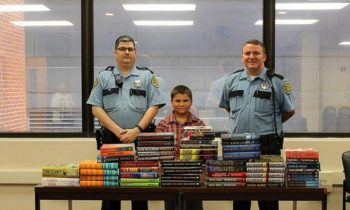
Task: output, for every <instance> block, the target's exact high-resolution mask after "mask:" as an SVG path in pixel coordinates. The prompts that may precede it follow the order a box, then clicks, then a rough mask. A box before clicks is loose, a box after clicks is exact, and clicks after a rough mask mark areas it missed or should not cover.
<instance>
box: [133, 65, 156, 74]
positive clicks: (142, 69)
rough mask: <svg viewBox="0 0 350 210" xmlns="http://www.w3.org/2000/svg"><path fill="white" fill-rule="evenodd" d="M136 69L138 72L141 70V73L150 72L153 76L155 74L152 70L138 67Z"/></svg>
mask: <svg viewBox="0 0 350 210" xmlns="http://www.w3.org/2000/svg"><path fill="white" fill-rule="evenodd" d="M136 68H137V69H138V70H141V71H150V72H151V73H152V74H154V72H153V71H152V70H151V69H149V68H148V67H138V66H136Z"/></svg>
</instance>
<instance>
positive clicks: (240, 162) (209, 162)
mask: <svg viewBox="0 0 350 210" xmlns="http://www.w3.org/2000/svg"><path fill="white" fill-rule="evenodd" d="M205 165H207V166H245V165H246V161H245V160H207V161H205Z"/></svg>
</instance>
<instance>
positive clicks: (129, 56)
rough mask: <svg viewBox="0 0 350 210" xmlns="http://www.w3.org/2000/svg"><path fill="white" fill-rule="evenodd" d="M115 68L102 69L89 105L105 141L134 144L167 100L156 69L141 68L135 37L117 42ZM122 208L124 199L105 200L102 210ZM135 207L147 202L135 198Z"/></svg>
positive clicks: (141, 209)
mask: <svg viewBox="0 0 350 210" xmlns="http://www.w3.org/2000/svg"><path fill="white" fill-rule="evenodd" d="M114 55H115V60H116V63H117V65H116V66H115V67H108V68H107V69H106V70H104V71H102V72H100V73H99V74H98V75H97V79H96V80H95V84H94V87H93V89H92V91H91V94H90V97H89V99H88V101H87V104H90V105H92V113H93V115H94V116H95V117H97V118H98V120H99V121H100V123H101V125H102V127H103V133H102V134H103V135H102V136H103V143H131V142H134V141H135V139H136V137H137V135H138V134H140V133H141V132H142V131H144V130H145V129H146V128H148V126H149V125H150V124H151V122H152V120H153V118H154V117H155V116H156V115H157V113H158V110H159V108H160V107H162V106H164V105H165V103H164V99H163V97H162V96H161V93H160V91H159V84H158V81H157V78H156V76H155V75H154V74H152V72H150V71H147V70H142V69H137V68H136V66H135V65H134V64H135V60H136V48H135V41H134V39H133V38H132V37H130V36H127V35H123V36H120V37H119V38H117V40H116V41H115V51H114ZM117 209H118V210H119V209H120V201H103V202H102V210H117ZM132 209H133V210H146V209H147V201H133V202H132Z"/></svg>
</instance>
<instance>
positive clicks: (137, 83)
mask: <svg viewBox="0 0 350 210" xmlns="http://www.w3.org/2000/svg"><path fill="white" fill-rule="evenodd" d="M134 87H136V88H139V87H141V80H139V79H136V80H135V81H134Z"/></svg>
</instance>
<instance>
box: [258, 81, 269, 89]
mask: <svg viewBox="0 0 350 210" xmlns="http://www.w3.org/2000/svg"><path fill="white" fill-rule="evenodd" d="M260 88H261V89H262V90H268V89H269V88H270V84H269V83H268V82H263V83H261V84H260Z"/></svg>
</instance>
